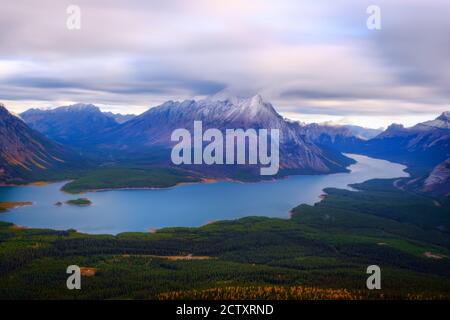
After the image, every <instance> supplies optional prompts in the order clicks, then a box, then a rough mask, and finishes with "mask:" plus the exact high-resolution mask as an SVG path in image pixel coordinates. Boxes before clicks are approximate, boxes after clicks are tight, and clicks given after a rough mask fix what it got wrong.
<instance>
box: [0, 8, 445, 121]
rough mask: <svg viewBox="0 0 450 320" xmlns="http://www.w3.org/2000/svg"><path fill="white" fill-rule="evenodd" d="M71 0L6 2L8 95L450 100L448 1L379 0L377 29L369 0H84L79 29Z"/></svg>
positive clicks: (1, 65)
mask: <svg viewBox="0 0 450 320" xmlns="http://www.w3.org/2000/svg"><path fill="white" fill-rule="evenodd" d="M69 4H72V1H69V0H61V1H51V0H43V1H40V3H39V6H37V5H35V3H34V2H33V1H32V0H16V1H14V2H13V1H10V2H5V3H2V10H1V12H0V29H1V30H7V32H1V33H0V48H2V50H1V51H0V100H5V101H7V102H10V103H12V104H13V105H14V108H17V109H20V108H25V107H26V106H27V105H28V104H29V103H34V102H36V103H37V104H38V103H41V102H45V103H48V102H50V103H51V104H53V102H54V103H57V102H58V101H73V102H77V101H81V102H83V101H89V102H95V103H99V104H111V105H112V106H113V107H114V105H117V106H123V105H126V106H128V107H127V110H124V111H126V112H129V111H130V109H132V108H133V107H132V106H134V105H135V106H136V112H137V110H139V111H141V110H142V108H143V106H149V105H155V104H158V103H161V102H162V101H164V100H166V99H176V100H177V99H185V98H191V97H199V96H205V95H209V94H212V93H214V92H216V91H219V90H222V89H224V88H230V89H231V90H235V91H240V92H261V93H262V94H263V95H264V96H265V97H266V98H267V99H269V100H272V101H273V102H274V104H275V107H276V108H278V109H279V110H280V111H283V112H289V113H298V114H301V113H309V114H314V113H317V114H324V115H327V114H328V115H343V116H344V115H349V114H352V113H353V114H358V115H366V116H372V115H374V114H377V115H385V116H386V117H388V116H389V115H390V114H394V113H395V114H396V115H403V116H404V117H408V116H409V115H411V114H421V113H422V114H430V113H435V112H440V111H444V110H445V109H450V107H449V104H448V99H449V98H450V94H449V93H450V92H449V90H448V88H449V87H450V60H449V59H448V57H449V56H450V38H449V37H448V34H450V19H448V12H449V11H450V3H449V2H448V1H445V0H435V1H433V2H432V3H429V2H424V1H419V0H398V1H395V2H394V1H388V0H379V1H378V2H377V4H378V5H379V6H380V7H381V10H382V30H379V31H369V30H367V28H366V18H367V14H366V8H367V6H368V5H370V4H372V1H365V0H363V1H361V0H338V1H326V2H324V1H321V2H318V1H297V0H285V1H275V0H272V1H264V2H262V1H259V0H247V1H238V0H228V1H225V0H217V1H207V0H193V1H189V2H188V1H182V0H168V1H143V0H142V1H139V0H128V1H125V0H118V1H114V2H112V1H106V0H96V1H92V0H89V1H88V0H78V1H77V5H79V6H80V7H81V12H82V28H81V30H80V31H69V30H67V28H66V26H65V22H66V21H65V20H66V17H67V15H66V8H67V6H68V5H69ZM117 108H119V107H117ZM17 111H20V110H17ZM116 111H117V110H116Z"/></svg>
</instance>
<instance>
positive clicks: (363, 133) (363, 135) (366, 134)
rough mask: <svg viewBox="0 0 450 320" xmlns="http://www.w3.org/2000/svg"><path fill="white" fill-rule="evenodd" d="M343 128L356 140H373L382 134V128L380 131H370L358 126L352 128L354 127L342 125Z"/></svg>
mask: <svg viewBox="0 0 450 320" xmlns="http://www.w3.org/2000/svg"><path fill="white" fill-rule="evenodd" d="M343 127H345V128H347V129H348V130H350V132H351V133H352V134H353V135H354V136H355V137H357V138H359V139H363V140H369V139H372V138H375V137H376V136H377V135H379V134H380V133H382V132H383V128H380V129H371V128H364V127H360V126H354V125H344V126H343Z"/></svg>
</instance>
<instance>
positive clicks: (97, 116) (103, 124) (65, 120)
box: [20, 103, 119, 147]
mask: <svg viewBox="0 0 450 320" xmlns="http://www.w3.org/2000/svg"><path fill="white" fill-rule="evenodd" d="M20 117H21V118H22V119H23V120H24V121H25V122H26V123H27V124H28V125H29V126H30V127H32V128H33V129H35V130H37V131H39V132H41V133H43V134H44V135H46V136H47V137H49V138H50V139H52V140H55V141H57V142H60V143H63V144H67V145H70V146H75V147H86V146H87V145H89V143H90V141H91V140H92V139H93V138H94V137H96V136H98V135H101V134H102V133H104V132H105V131H107V130H110V129H113V128H115V127H117V126H118V125H119V124H118V123H117V122H116V120H115V119H113V118H112V117H110V116H108V115H105V114H104V113H102V112H101V111H100V109H99V108H98V107H96V106H94V105H92V104H82V103H79V104H75V105H71V106H66V107H59V108H55V109H50V110H41V109H29V110H27V111H25V112H23V113H21V114H20Z"/></svg>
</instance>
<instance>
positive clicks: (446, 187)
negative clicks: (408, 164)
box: [422, 158, 450, 196]
mask: <svg viewBox="0 0 450 320" xmlns="http://www.w3.org/2000/svg"><path fill="white" fill-rule="evenodd" d="M422 191H424V192H429V193H433V194H436V195H442V196H450V158H448V159H447V160H445V161H444V162H442V163H441V164H439V165H438V166H436V167H435V168H434V169H433V171H431V173H430V174H429V175H428V177H427V178H426V179H425V181H424V183H423V187H422Z"/></svg>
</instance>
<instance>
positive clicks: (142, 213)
mask: <svg viewBox="0 0 450 320" xmlns="http://www.w3.org/2000/svg"><path fill="white" fill-rule="evenodd" d="M405 168H406V167H405V166H404V165H400V164H395V163H392V162H389V161H385V160H383V161H380V160H376V159H371V158H370V157H365V156H361V157H360V156H358V157H357V163H356V164H354V167H351V168H350V169H351V172H350V173H337V174H329V175H321V176H309V175H308V176H306V175H291V176H285V177H283V179H272V180H263V181H259V182H253V181H252V182H243V181H233V180H231V179H208V178H202V179H201V181H195V182H180V183H178V184H176V185H174V186H171V187H136V188H133V187H128V188H102V189H96V190H91V191H87V192H83V193H86V197H88V198H90V199H92V200H93V203H96V205H95V206H93V208H91V209H90V208H89V206H84V208H83V210H79V209H78V208H76V206H74V207H73V208H69V207H70V206H67V207H66V206H65V207H64V208H62V209H61V208H59V207H55V202H57V201H60V202H61V203H63V202H65V200H69V199H70V196H73V194H72V193H67V192H64V191H63V190H61V187H62V186H63V185H64V183H65V182H61V183H60V184H56V185H55V184H49V185H46V186H42V187H39V188H38V189H35V188H26V187H24V188H18V189H17V190H16V189H15V188H13V189H12V190H9V191H8V193H5V194H4V195H5V196H4V197H3V199H5V200H10V199H12V200H21V199H27V200H33V201H35V203H34V205H35V207H36V209H32V210H29V209H28V210H26V209H20V207H19V208H15V209H13V212H15V214H13V215H8V218H7V219H6V218H5V219H3V220H4V221H5V220H6V221H9V222H11V223H16V224H19V225H25V226H29V227H30V228H49V229H54V230H68V229H76V230H80V232H83V233H87V234H113V235H115V234H119V233H124V232H145V230H149V229H158V230H159V229H162V228H171V227H175V228H176V227H187V228H190V227H200V226H203V225H205V224H211V223H216V222H217V221H225V220H236V219H240V218H244V217H272V218H281V219H290V218H292V213H293V212H292V211H293V209H294V208H295V207H297V206H298V205H301V204H305V205H310V206H313V205H315V204H317V203H320V202H322V201H323V200H324V199H325V198H326V192H325V189H327V188H336V189H344V190H352V188H351V185H352V184H355V183H362V182H365V181H367V180H371V179H391V178H401V177H406V176H407V173H406V172H405V171H404V169H405ZM221 182H230V183H221ZM206 184H211V187H208V186H207V187H205V185H206ZM182 185H186V188H175V187H177V186H182ZM41 188H42V189H41ZM127 190H130V191H139V190H144V191H145V190H149V192H141V193H138V192H137V193H134V192H130V193H128V192H123V193H121V192H120V191H127ZM151 190H167V192H164V193H159V192H150V191H151ZM353 190H354V189H353ZM0 191H1V190H0ZM102 191H104V193H103V192H102ZM16 192H18V193H16ZM110 192H111V193H110ZM9 195H13V196H12V197H10V196H9ZM0 199H2V198H1V194H0ZM41 213H42V214H41ZM69 216H70V218H69ZM94 217H95V219H93V218H94Z"/></svg>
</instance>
